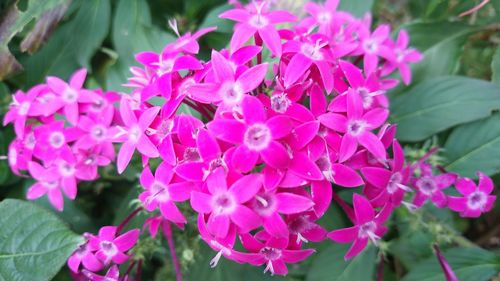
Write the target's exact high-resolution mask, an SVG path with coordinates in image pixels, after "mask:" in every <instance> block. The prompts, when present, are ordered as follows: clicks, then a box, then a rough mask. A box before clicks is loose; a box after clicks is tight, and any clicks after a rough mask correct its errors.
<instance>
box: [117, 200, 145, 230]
mask: <svg viewBox="0 0 500 281" xmlns="http://www.w3.org/2000/svg"><path fill="white" fill-rule="evenodd" d="M140 211H142V207H138V208H137V209H135V210H134V211H133V212H132V213H130V215H128V216H127V217H126V218H125V219H124V220H123V221H122V223H120V225H118V227H117V228H116V233H117V234H120V232H121V231H122V230H123V228H124V227H125V226H127V224H128V223H129V222H130V221H131V220H132V219H133V218H134V217H135V216H136V215H137V214H138V213H139V212H140Z"/></svg>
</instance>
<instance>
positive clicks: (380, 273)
mask: <svg viewBox="0 0 500 281" xmlns="http://www.w3.org/2000/svg"><path fill="white" fill-rule="evenodd" d="M379 257H380V262H379V264H378V267H377V281H382V280H384V265H385V261H384V259H385V257H384V253H382V252H381V253H380V256H379Z"/></svg>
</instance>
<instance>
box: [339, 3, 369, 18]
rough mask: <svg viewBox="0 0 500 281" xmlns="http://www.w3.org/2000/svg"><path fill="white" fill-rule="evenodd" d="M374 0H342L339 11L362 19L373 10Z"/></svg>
mask: <svg viewBox="0 0 500 281" xmlns="http://www.w3.org/2000/svg"><path fill="white" fill-rule="evenodd" d="M373 2H374V0H341V1H340V5H339V8H338V10H340V11H346V12H350V13H351V14H353V15H354V16H356V17H362V16H364V15H365V14H366V13H370V12H371V10H372V6H373Z"/></svg>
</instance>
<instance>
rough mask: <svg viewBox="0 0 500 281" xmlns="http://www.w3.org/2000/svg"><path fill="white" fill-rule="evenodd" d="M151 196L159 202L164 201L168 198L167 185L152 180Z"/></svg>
mask: <svg viewBox="0 0 500 281" xmlns="http://www.w3.org/2000/svg"><path fill="white" fill-rule="evenodd" d="M150 188H151V193H152V195H151V198H152V199H153V198H154V199H156V200H158V201H160V202H166V201H169V200H170V193H169V192H168V189H167V187H166V186H165V185H164V184H163V183H161V182H159V181H154V182H153V184H152V185H151V187H150Z"/></svg>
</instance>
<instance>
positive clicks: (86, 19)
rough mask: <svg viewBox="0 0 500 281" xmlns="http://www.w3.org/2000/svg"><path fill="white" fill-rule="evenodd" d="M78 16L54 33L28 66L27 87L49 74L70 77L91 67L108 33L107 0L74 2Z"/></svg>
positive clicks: (26, 64)
mask: <svg viewBox="0 0 500 281" xmlns="http://www.w3.org/2000/svg"><path fill="white" fill-rule="evenodd" d="M73 5H75V8H76V14H75V16H74V17H73V18H72V19H71V20H70V21H69V22H67V23H65V24H63V25H62V26H61V27H60V28H59V29H57V30H56V31H55V32H54V35H53V36H52V37H51V39H50V40H49V42H48V43H47V44H46V45H45V46H44V47H43V48H42V49H41V51H39V52H37V53H36V54H35V55H34V56H33V57H30V58H28V59H27V61H26V62H25V64H23V65H24V66H25V68H26V78H27V86H30V85H33V84H36V83H39V82H41V81H43V80H44V79H45V77H46V76H47V75H55V76H59V77H63V78H68V77H69V76H70V75H71V74H72V72H74V71H75V70H76V69H77V68H80V67H86V68H90V59H91V58H92V56H93V55H94V53H95V52H96V51H97V49H98V48H99V47H100V46H101V44H102V42H103V41H104V38H105V37H106V35H107V34H108V30H109V24H110V14H111V6H110V5H111V4H110V1H108V0H80V1H74V2H73Z"/></svg>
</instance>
